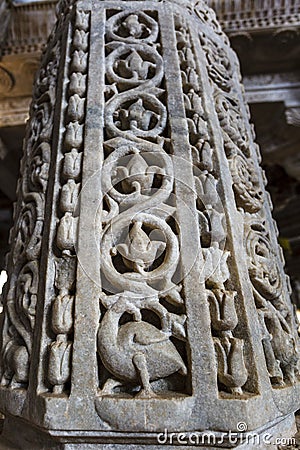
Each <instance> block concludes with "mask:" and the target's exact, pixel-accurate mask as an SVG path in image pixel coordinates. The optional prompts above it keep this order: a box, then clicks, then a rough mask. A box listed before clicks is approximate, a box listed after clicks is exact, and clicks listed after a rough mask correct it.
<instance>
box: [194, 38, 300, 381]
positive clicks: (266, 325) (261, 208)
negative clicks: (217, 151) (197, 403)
mask: <svg viewBox="0 0 300 450" xmlns="http://www.w3.org/2000/svg"><path fill="white" fill-rule="evenodd" d="M200 42H201V45H202V47H203V49H204V51H205V54H206V60H207V70H208V76H209V79H210V80H211V83H212V86H213V90H214V98H215V106H216V111H217V115H218V119H219V123H220V126H221V128H222V135H223V143H224V152H225V154H226V156H227V160H228V163H229V168H230V171H231V176H232V188H233V192H234V196H235V202H236V207H237V209H238V211H239V212H240V213H241V214H242V215H243V220H244V227H245V231H244V245H245V247H244V248H245V251H246V252H247V254H248V271H249V276H250V280H251V284H252V288H253V295H254V299H255V305H256V309H257V313H258V320H259V323H260V327H261V339H262V345H263V349H264V353H265V358H266V364H267V369H268V372H269V376H270V381H271V383H272V385H273V386H274V387H280V386H285V385H286V384H290V383H294V382H295V381H296V374H297V373H298V368H297V366H298V362H299V358H298V355H297V351H296V347H297V344H296V342H297V340H298V338H297V333H296V326H295V318H294V314H293V309H292V305H291V302H290V299H289V292H288V285H286V284H285V283H284V282H283V281H282V280H284V279H285V275H284V273H283V258H282V252H281V251H280V249H279V247H278V243H277V242H276V235H275V232H274V230H272V229H271V227H270V225H269V223H270V209H271V202H270V199H269V195H268V194H267V193H266V192H265V191H264V186H263V184H264V183H263V182H264V177H263V174H262V172H261V169H260V168H259V166H258V163H259V162H260V156H259V151H258V148H257V146H256V145H255V144H254V142H253V138H254V132H253V129H252V130H251V129H250V128H249V127H248V126H247V124H248V122H249V111H247V109H246V108H243V106H242V104H243V98H242V95H241V93H242V88H240V92H238V91H237V89H236V85H237V84H238V82H239V80H238V79H237V78H236V77H235V75H234V73H235V71H234V67H233V66H232V62H231V61H232V59H233V58H235V56H234V55H233V54H232V53H231V50H230V48H229V47H226V46H225V47H223V48H221V47H220V45H219V44H218V42H217V41H215V40H214V39H212V38H211V37H210V36H209V37H208V36H207V35H206V34H205V33H203V32H202V33H200ZM229 53H230V55H229ZM264 201H265V204H264ZM280 259H281V261H282V267H281V269H280V268H279V264H278V260H280Z"/></svg>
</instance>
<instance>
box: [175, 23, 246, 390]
mask: <svg viewBox="0 0 300 450" xmlns="http://www.w3.org/2000/svg"><path fill="white" fill-rule="evenodd" d="M176 23H177V25H176V35H177V48H178V55H179V59H180V65H181V74H182V86H183V93H184V101H185V114H186V118H187V122H188V129H189V141H190V147H191V152H192V157H193V167H194V180H195V189H196V194H197V196H196V209H197V214H198V221H199V230H200V242H199V244H198V245H199V246H200V248H201V251H202V256H203V262H204V267H203V270H202V274H201V278H202V281H203V283H204V285H205V288H206V297H207V301H208V302H209V309H210V315H211V330H212V337H213V340H214V345H215V352H216V360H217V366H218V381H219V389H220V390H221V391H222V390H227V391H229V392H231V393H232V394H235V395H236V394H242V393H243V390H242V386H244V384H245V383H246V381H247V378H248V372H247V369H246V367H245V363H244V354H243V347H244V340H243V339H239V338H237V337H234V330H235V328H236V326H237V324H238V316H237V313H236V308H235V298H236V296H237V292H236V291H235V290H230V288H229V287H228V280H229V279H230V277H231V270H232V269H230V268H229V266H228V257H229V255H230V251H229V248H227V246H228V242H226V235H227V227H226V220H225V214H224V210H223V204H222V201H221V198H220V196H219V192H220V186H219V180H220V179H221V174H220V171H219V169H218V166H217V165H216V155H215V154H213V149H212V147H213V146H214V143H213V141H212V135H213V133H212V130H211V125H210V124H209V122H208V120H207V113H206V112H205V109H204V104H203V86H202V82H201V78H200V76H199V67H198V62H197V53H196V50H195V48H194V45H193V42H192V34H193V31H192V30H190V28H189V26H188V23H187V21H186V20H185V19H184V18H182V16H181V15H177V16H176ZM209 67H211V70H213V68H214V66H213V65H212V64H211V65H210V66H209Z"/></svg>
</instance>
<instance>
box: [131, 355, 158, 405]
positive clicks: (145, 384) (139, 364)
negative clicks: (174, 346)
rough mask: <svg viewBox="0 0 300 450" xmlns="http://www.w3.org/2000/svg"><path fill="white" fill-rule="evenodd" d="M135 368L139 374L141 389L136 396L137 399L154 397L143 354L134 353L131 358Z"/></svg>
mask: <svg viewBox="0 0 300 450" xmlns="http://www.w3.org/2000/svg"><path fill="white" fill-rule="evenodd" d="M132 360H133V363H134V365H135V367H136V368H137V370H138V372H139V376H140V379H141V384H142V389H141V390H140V392H139V393H138V394H137V397H139V398H150V397H155V394H154V392H153V391H152V388H151V385H150V379H149V373H148V369H147V362H146V358H145V355H143V353H136V354H135V355H134V357H133V358H132Z"/></svg>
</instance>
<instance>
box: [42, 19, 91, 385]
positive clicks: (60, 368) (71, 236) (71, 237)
mask: <svg viewBox="0 0 300 450" xmlns="http://www.w3.org/2000/svg"><path fill="white" fill-rule="evenodd" d="M89 26H90V13H89V12H87V13H86V12H84V11H81V10H77V11H76V17H75V26H74V30H73V36H72V41H71V44H70V50H71V55H70V56H71V62H70V66H69V80H68V88H67V89H68V96H67V108H66V117H65V128H66V131H65V134H64V139H63V144H62V150H63V159H62V171H61V191H60V199H59V208H58V217H59V223H58V228H57V234H56V242H55V244H56V246H57V247H58V249H59V250H60V254H59V256H57V258H56V276H55V287H56V292H57V295H56V298H55V299H54V301H53V304H52V312H51V328H52V331H53V332H54V333H55V335H56V338H55V341H54V342H52V343H51V344H50V349H49V362H48V380H49V382H50V384H51V385H52V386H53V393H56V394H60V393H62V392H63V391H64V390H66V389H67V386H68V385H67V383H68V381H69V379H70V374H71V354H72V333H73V322H74V318H73V310H74V298H75V296H74V294H75V289H76V283H75V277H76V268H77V258H76V256H75V245H76V235H77V221H78V219H77V218H76V208H77V206H78V205H77V203H78V201H79V192H80V187H81V183H80V181H81V167H82V156H83V144H84V122H85V103H86V91H87V69H88V47H89Z"/></svg>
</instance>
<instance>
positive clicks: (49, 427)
mask: <svg viewBox="0 0 300 450" xmlns="http://www.w3.org/2000/svg"><path fill="white" fill-rule="evenodd" d="M59 8H60V9H59V10H58V23H57V26H56V29H55V30H54V32H53V34H52V36H51V38H50V41H49V43H48V47H47V51H46V53H45V55H44V59H43V65H42V68H41V70H40V72H39V75H38V78H37V81H36V85H35V92H34V98H33V103H32V106H31V119H30V122H29V125H28V128H27V136H26V139H25V144H24V158H23V161H22V178H21V179H20V182H19V191H18V192H19V199H18V202H17V204H16V208H15V226H14V229H13V230H12V233H11V254H10V257H9V267H8V270H9V275H10V277H9V282H8V284H7V288H6V293H5V296H4V318H3V326H2V351H1V369H2V372H1V388H0V409H1V410H2V411H3V412H4V413H5V414H6V416H7V419H6V424H5V426H4V434H3V439H6V440H11V441H14V444H15V445H16V446H18V445H20V444H18V439H20V438H18V437H17V436H16V437H12V436H11V430H12V429H13V427H14V426H17V427H18V428H19V430H20V433H21V434H20V436H25V435H26V433H28V434H27V436H28V442H30V444H28V445H29V447H28V448H30V449H33V448H66V449H67V448H69V449H71V448H82V449H85V448H94V445H96V443H98V444H99V445H101V448H143V446H145V447H146V448H148V446H150V445H153V446H157V433H161V432H164V430H165V429H167V430H168V432H175V433H176V432H177V433H178V432H194V431H200V432H201V431H204V430H211V431H212V432H213V433H215V434H216V435H217V433H220V432H227V431H228V430H232V431H237V432H243V431H244V432H245V429H241V428H240V423H241V422H242V423H245V424H246V425H247V428H248V430H250V431H251V430H256V429H259V431H261V430H263V429H264V428H267V427H268V426H270V427H271V426H272V427H273V428H272V429H273V430H276V423H277V422H278V423H279V422H281V423H282V424H284V425H278V428H277V429H278V432H279V431H280V432H282V433H286V434H287V433H289V432H291V430H292V423H293V419H292V416H291V414H292V413H293V412H294V411H295V410H296V409H297V407H298V404H297V403H298V398H299V384H298V376H299V374H298V362H299V357H298V336H297V327H296V321H295V316H294V312H293V308H292V305H291V302H290V299H289V294H290V292H289V283H288V280H287V278H286V276H285V274H284V271H283V259H282V254H281V250H280V248H279V246H278V244H277V236H276V233H277V232H276V226H275V224H274V223H273V221H272V218H271V204H270V199H269V196H268V195H267V193H266V192H265V188H264V186H265V179H264V176H263V173H262V171H261V169H260V167H259V162H260V157H259V151H258V148H257V146H256V145H255V144H254V133H253V130H252V127H251V126H250V124H249V112H248V108H247V106H246V105H245V102H244V97H243V89H242V86H241V85H240V77H239V68H238V62H237V58H236V56H235V54H234V52H233V51H232V50H231V48H230V46H229V43H228V39H227V38H226V36H225V35H224V34H223V33H222V31H221V29H220V26H219V24H218V22H217V21H216V18H215V15H214V13H213V12H212V11H211V10H210V9H208V8H207V7H206V6H205V5H204V3H203V2H202V1H190V2H188V1H183V0H181V1H179V0H177V1H173V2H171V1H167V0H165V1H138V2H137V1H131V2H130V1H124V2H121V1H108V0H107V1H98V2H95V3H92V2H89V1H87V0H82V1H78V2H76V3H74V4H68V3H64V2H61V3H60V6H59ZM16 417H18V420H17V419H16ZM284 418H285V420H283V419H284ZM34 427H37V428H34ZM37 429H39V430H40V434H38V433H37V431H35V430H37ZM41 432H43V433H44V434H41ZM3 442H4V441H3ZM42 442H44V443H43V444H42ZM55 442H57V443H55ZM58 442H61V443H58ZM121 443H122V445H121ZM3 445H4V444H3ZM26 445H27V444H26ZM228 445H229V443H228ZM131 446H133V447H131ZM135 446H137V447H135ZM186 448H189V447H186ZM249 448H250V447H249Z"/></svg>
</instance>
